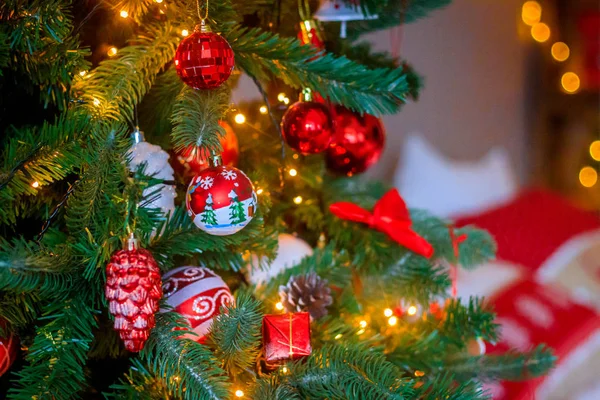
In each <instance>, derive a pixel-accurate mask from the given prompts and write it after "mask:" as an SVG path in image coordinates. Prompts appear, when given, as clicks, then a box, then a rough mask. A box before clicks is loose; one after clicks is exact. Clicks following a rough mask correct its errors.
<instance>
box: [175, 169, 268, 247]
mask: <svg viewBox="0 0 600 400" xmlns="http://www.w3.org/2000/svg"><path fill="white" fill-rule="evenodd" d="M185 205H186V207H187V210H188V214H189V215H190V217H192V220H193V221H194V224H196V226H197V227H198V228H200V229H202V230H203V231H205V232H208V233H210V234H211V235H216V236H226V235H232V234H234V233H236V232H238V231H240V230H242V229H243V228H244V227H245V226H246V225H248V223H249V222H250V221H251V220H252V218H254V214H255V213H256V209H257V206H258V202H257V198H256V192H254V187H253V186H252V181H250V179H249V178H248V177H247V176H246V174H244V173H243V172H242V171H240V170H239V169H237V168H233V167H226V166H223V165H217V166H214V167H211V168H207V169H205V170H204V171H202V172H200V174H198V175H196V176H195V177H194V179H192V181H191V182H190V186H189V187H188V191H187V196H186V203H185Z"/></svg>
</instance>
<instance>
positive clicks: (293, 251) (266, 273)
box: [247, 233, 313, 285]
mask: <svg viewBox="0 0 600 400" xmlns="http://www.w3.org/2000/svg"><path fill="white" fill-rule="evenodd" d="M277 240H278V242H279V247H278V249H277V257H275V259H274V260H273V262H272V263H271V264H270V265H269V268H268V269H264V270H263V269H260V267H259V266H258V260H257V258H256V257H255V256H253V259H252V265H248V266H247V277H248V280H249V281H250V282H251V283H252V284H254V285H262V284H265V283H267V282H268V281H269V280H270V279H271V278H273V277H275V276H277V275H278V274H279V273H281V272H283V271H285V270H286V269H287V268H290V267H293V266H294V265H297V264H298V263H299V262H300V261H302V259H303V258H304V257H307V256H310V255H312V254H313V249H312V247H310V246H309V245H308V243H306V242H305V241H304V240H302V239H300V238H297V237H296V236H294V235H290V234H287V233H282V234H280V235H279V237H278V239H277ZM263 261H265V260H263Z"/></svg>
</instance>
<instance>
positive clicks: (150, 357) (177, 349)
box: [140, 313, 229, 400]
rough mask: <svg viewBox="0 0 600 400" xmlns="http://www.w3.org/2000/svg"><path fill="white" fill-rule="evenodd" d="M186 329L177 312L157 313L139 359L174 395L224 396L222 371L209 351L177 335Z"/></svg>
mask: <svg viewBox="0 0 600 400" xmlns="http://www.w3.org/2000/svg"><path fill="white" fill-rule="evenodd" d="M188 329H189V325H187V323H184V322H182V320H181V316H179V315H178V314H175V313H167V314H159V315H157V317H156V328H154V329H153V331H152V333H151V335H150V338H149V339H148V341H147V342H146V345H145V347H144V349H143V350H142V351H141V352H140V359H141V361H143V362H144V363H145V364H146V365H148V368H149V371H151V373H152V374H153V375H154V376H155V377H157V378H161V379H162V380H163V384H164V385H165V387H166V388H167V389H168V390H169V392H171V393H172V394H173V395H174V396H176V397H177V398H182V399H184V400H220V399H224V398H228V395H229V384H228V382H227V378H226V373H225V371H224V370H222V369H221V368H220V367H219V364H218V360H217V359H216V358H215V355H214V354H213V353H212V351H210V349H208V348H207V347H205V346H203V345H200V344H198V343H196V342H193V341H191V340H189V339H179V337H180V336H181V335H182V334H183V333H185V330H188ZM182 330H184V332H183V333H182Z"/></svg>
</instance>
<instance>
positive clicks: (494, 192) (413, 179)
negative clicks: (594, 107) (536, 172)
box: [394, 134, 517, 217]
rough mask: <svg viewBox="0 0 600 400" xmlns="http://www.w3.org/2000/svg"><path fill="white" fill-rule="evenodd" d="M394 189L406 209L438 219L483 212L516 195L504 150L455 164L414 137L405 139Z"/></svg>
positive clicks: (491, 151) (498, 149)
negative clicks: (434, 216)
mask: <svg viewBox="0 0 600 400" xmlns="http://www.w3.org/2000/svg"><path fill="white" fill-rule="evenodd" d="M394 185H395V186H396V187H397V188H398V190H399V191H400V194H401V195H402V197H403V198H404V200H406V203H407V204H408V206H409V207H414V208H423V209H426V210H429V211H431V212H432V213H433V214H435V215H438V216H440V217H452V216H464V215H468V214H474V213H478V212H481V211H484V210H486V209H489V208H491V207H493V206H496V205H499V204H501V203H504V202H506V201H508V200H510V199H511V198H512V197H513V196H514V195H515V194H516V191H517V183H516V179H515V176H514V174H513V172H512V171H511V167H510V159H509V156H508V154H507V153H506V151H505V150H504V149H500V148H495V149H492V150H490V151H489V152H488V154H486V155H485V156H484V157H482V158H481V159H480V160H477V161H455V160H451V159H449V158H447V157H445V156H444V155H442V154H440V152H438V151H437V150H436V149H434V148H433V146H432V145H430V144H429V143H427V142H426V141H425V140H424V139H423V138H422V137H421V136H419V135H416V134H411V135H409V136H408V137H407V139H406V142H405V144H404V147H403V151H402V154H401V156H400V161H399V163H398V167H397V169H396V175H395V179H394Z"/></svg>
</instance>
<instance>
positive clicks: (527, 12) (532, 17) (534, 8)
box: [521, 1, 542, 25]
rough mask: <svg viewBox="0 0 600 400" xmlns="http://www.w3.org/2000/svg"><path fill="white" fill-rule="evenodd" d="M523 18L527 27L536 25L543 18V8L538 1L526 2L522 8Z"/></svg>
mask: <svg viewBox="0 0 600 400" xmlns="http://www.w3.org/2000/svg"><path fill="white" fill-rule="evenodd" d="M521 18H522V19H523V22H525V23H526V24H527V25H535V24H537V23H538V22H540V19H541V18H542V6H541V5H540V3H538V2H537V1H526V2H525V3H523V8H521Z"/></svg>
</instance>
